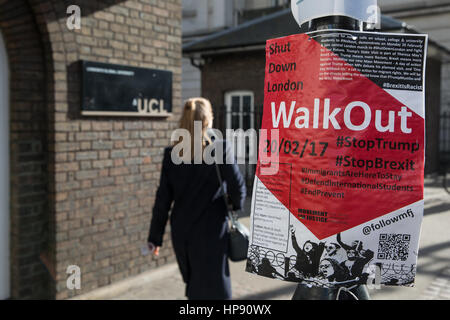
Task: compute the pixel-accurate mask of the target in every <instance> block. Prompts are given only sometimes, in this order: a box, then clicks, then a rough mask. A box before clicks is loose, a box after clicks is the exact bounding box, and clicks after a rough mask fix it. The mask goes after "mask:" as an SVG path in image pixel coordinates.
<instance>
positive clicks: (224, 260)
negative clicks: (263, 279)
mask: <svg viewBox="0 0 450 320" xmlns="http://www.w3.org/2000/svg"><path fill="white" fill-rule="evenodd" d="M225 148H226V146H225ZM171 151H172V148H166V149H165V150H164V159H163V164H162V170H161V179H160V184H159V188H158V191H157V193H156V199H155V205H154V207H153V216H152V221H151V224H150V232H149V237H148V241H149V242H152V243H154V244H155V245H156V246H161V245H162V241H163V234H164V229H165V227H166V223H167V220H168V218H169V211H170V209H171V206H172V204H173V207H172V210H171V214H170V226H171V236H172V243H173V248H174V251H175V255H176V259H177V262H178V266H179V268H180V271H181V274H182V276H183V280H184V282H185V283H186V296H187V297H188V298H189V299H231V281H230V272H229V266H228V255H227V252H228V224H227V221H228V219H227V210H226V206H225V202H224V200H223V191H222V190H227V193H228V194H229V196H230V199H231V202H232V205H233V207H234V209H240V208H242V207H243V203H244V200H245V197H246V188H245V183H244V179H243V177H242V175H241V173H240V171H239V168H238V166H237V165H236V164H221V165H219V168H220V171H221V175H222V179H223V181H224V184H225V185H226V186H225V188H222V189H221V188H220V185H219V180H218V178H217V174H216V167H215V165H207V164H204V163H203V164H179V165H176V164H174V163H173V162H172V161H171ZM232 157H233V156H232V154H231V152H229V151H228V152H225V156H224V158H228V159H230V158H232ZM225 161H226V160H225Z"/></svg>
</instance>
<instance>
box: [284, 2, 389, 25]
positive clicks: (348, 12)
mask: <svg viewBox="0 0 450 320" xmlns="http://www.w3.org/2000/svg"><path fill="white" fill-rule="evenodd" d="M318 2H319V3H318ZM291 9H292V14H293V15H294V18H295V20H296V21H297V23H298V24H299V25H300V26H301V25H302V24H304V23H305V22H308V21H310V20H313V19H317V18H321V17H326V16H347V17H351V18H354V19H357V20H360V21H363V22H367V23H373V24H375V23H378V22H379V19H380V16H379V9H378V3H377V0H320V1H317V0H291Z"/></svg>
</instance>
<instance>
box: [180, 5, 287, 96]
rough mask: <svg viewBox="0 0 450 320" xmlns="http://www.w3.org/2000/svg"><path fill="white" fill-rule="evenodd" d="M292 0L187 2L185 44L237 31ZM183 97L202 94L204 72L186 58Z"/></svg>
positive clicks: (184, 14)
mask: <svg viewBox="0 0 450 320" xmlns="http://www.w3.org/2000/svg"><path fill="white" fill-rule="evenodd" d="M290 2H291V1H290V0H183V28H182V30H183V43H189V42H192V41H195V40H198V39H200V38H202V37H205V36H208V35H211V34H214V33H216V32H220V31H224V30H226V29H229V28H233V27H235V26H237V25H239V24H241V23H243V22H245V21H247V20H251V19H253V18H256V17H259V16H261V15H265V14H270V13H273V12H275V11H277V10H280V9H281V8H285V7H287V6H289V5H290ZM182 81H183V82H182V98H183V100H186V99H188V98H190V97H197V96H200V95H201V75H200V70H199V69H198V68H197V67H195V66H194V65H193V64H192V63H191V61H190V59H189V58H183V73H182Z"/></svg>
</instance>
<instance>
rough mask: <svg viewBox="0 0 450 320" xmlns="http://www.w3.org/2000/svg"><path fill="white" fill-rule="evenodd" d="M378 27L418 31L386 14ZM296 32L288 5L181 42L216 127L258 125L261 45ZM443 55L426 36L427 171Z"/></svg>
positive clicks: (432, 168) (432, 158)
mask: <svg viewBox="0 0 450 320" xmlns="http://www.w3.org/2000/svg"><path fill="white" fill-rule="evenodd" d="M381 27H382V31H384V32H402V33H408V32H412V33H414V32H417V31H416V30H414V29H410V28H408V27H406V26H405V25H404V24H403V23H402V22H401V21H398V20H395V19H392V18H389V17H387V16H383V17H382V23H381ZM299 32H300V30H299V27H298V25H297V23H296V22H295V20H294V18H293V17H292V14H291V12H290V9H285V10H281V11H278V12H275V13H273V14H271V15H267V16H264V17H260V18H257V19H254V20H252V21H249V22H247V23H245V24H242V25H239V26H237V27H235V28H232V29H229V30H228V31H226V32H221V33H216V34H215V36H210V37H207V38H203V39H200V40H198V41H195V42H191V43H190V44H187V45H185V46H184V49H183V51H184V55H185V56H188V57H190V58H191V59H193V60H196V61H200V62H201V63H202V65H201V70H202V83H203V85H202V95H203V96H205V97H206V98H208V99H210V100H211V102H212V104H213V106H215V110H214V111H215V114H214V117H215V119H214V121H215V126H216V127H218V128H219V129H221V130H224V129H238V128H242V129H244V130H246V129H248V128H255V129H258V128H259V126H260V124H261V113H262V106H263V102H264V101H263V98H264V88H263V85H264V70H265V43H266V41H267V40H268V39H273V38H278V37H282V36H287V35H291V34H295V33H299ZM448 54H449V51H448V50H447V49H446V48H445V47H442V46H441V45H440V44H439V43H438V42H436V41H435V40H434V39H432V38H430V45H429V52H428V57H427V73H426V101H425V104H426V114H427V116H426V132H427V134H426V139H427V141H426V157H425V158H426V159H425V160H426V163H425V171H426V173H433V172H436V171H437V170H438V169H439V162H440V153H439V118H440V110H441V109H440V102H441V78H442V77H441V70H442V62H443V61H445V58H446V57H447V56H448ZM246 101H247V102H246ZM252 115H253V116H252ZM247 171H248V174H247ZM253 172H254V166H253V165H248V166H247V169H246V170H245V171H244V173H246V176H247V177H248V178H247V183H248V185H251V183H252V181H253V174H252V173H253Z"/></svg>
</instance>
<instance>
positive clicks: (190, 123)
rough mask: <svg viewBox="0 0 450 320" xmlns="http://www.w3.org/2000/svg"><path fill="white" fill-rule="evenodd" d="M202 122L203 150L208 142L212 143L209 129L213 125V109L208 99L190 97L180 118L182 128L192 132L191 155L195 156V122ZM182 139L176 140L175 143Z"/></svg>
mask: <svg viewBox="0 0 450 320" xmlns="http://www.w3.org/2000/svg"><path fill="white" fill-rule="evenodd" d="M195 121H200V122H201V123H202V151H203V150H204V148H205V146H206V144H207V143H211V138H210V137H209V136H208V134H207V130H208V128H209V127H211V126H212V122H213V111H212V106H211V102H210V101H209V100H208V99H205V98H201V97H197V98H190V99H188V100H186V102H185V103H184V108H183V114H182V116H181V119H180V128H181V129H186V130H188V131H189V133H190V134H191V155H192V157H194V140H195V139H194V138H196V137H195V136H194V122H195ZM180 142H181V141H178V142H175V144H178V143H180Z"/></svg>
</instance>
